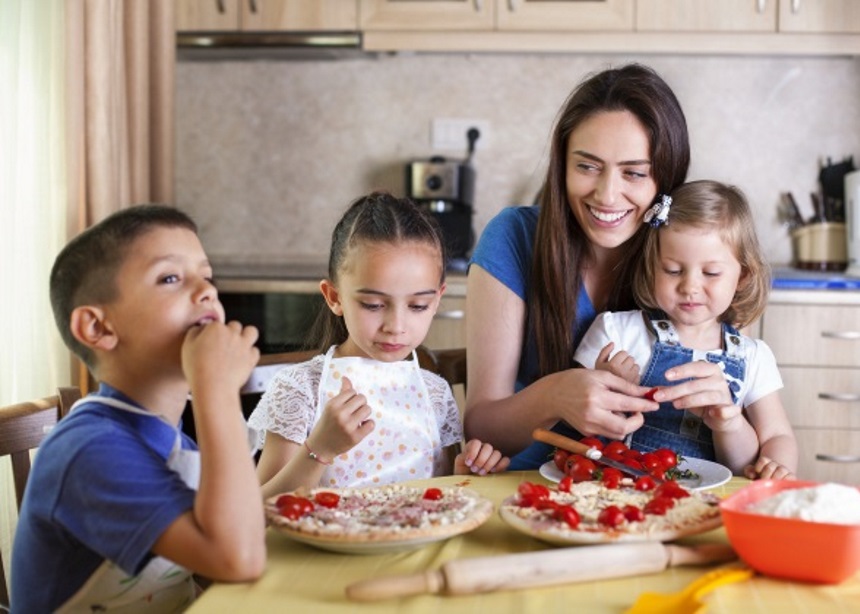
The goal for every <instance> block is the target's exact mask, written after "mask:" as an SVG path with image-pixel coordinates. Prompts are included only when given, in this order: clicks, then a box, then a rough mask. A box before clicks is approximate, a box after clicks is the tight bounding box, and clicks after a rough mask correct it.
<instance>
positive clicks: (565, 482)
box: [558, 475, 573, 492]
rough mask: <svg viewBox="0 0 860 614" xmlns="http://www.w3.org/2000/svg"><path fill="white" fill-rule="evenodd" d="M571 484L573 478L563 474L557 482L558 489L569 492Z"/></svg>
mask: <svg viewBox="0 0 860 614" xmlns="http://www.w3.org/2000/svg"><path fill="white" fill-rule="evenodd" d="M571 486H573V478H572V477H570V476H569V475H566V476H564V477H563V478H561V480H559V482H558V489H559V490H560V491H561V492H570V488H571Z"/></svg>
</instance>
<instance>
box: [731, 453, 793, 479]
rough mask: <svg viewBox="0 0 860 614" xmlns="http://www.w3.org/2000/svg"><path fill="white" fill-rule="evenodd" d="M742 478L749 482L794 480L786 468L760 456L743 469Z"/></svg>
mask: <svg viewBox="0 0 860 614" xmlns="http://www.w3.org/2000/svg"><path fill="white" fill-rule="evenodd" d="M744 476H745V477H747V478H749V479H750V480H796V479H797V476H795V475H794V474H793V473H792V472H791V471H789V470H788V469H787V468H786V467H784V466H782V465H780V464H779V463H778V462H776V461H775V460H772V459H770V458H768V457H767V456H760V457H759V458H758V460H757V461H756V462H755V464H753V465H747V466H746V467H744Z"/></svg>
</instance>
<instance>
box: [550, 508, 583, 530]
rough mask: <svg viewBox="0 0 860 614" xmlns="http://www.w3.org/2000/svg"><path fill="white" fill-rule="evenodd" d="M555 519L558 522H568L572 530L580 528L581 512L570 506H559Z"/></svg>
mask: <svg viewBox="0 0 860 614" xmlns="http://www.w3.org/2000/svg"><path fill="white" fill-rule="evenodd" d="M554 517H555V519H556V520H561V521H562V522H566V523H567V526H569V527H570V528H571V529H575V528H576V527H578V526H579V520H580V518H579V512H577V511H576V510H575V509H574V508H573V507H572V506H570V505H559V506H558V507H557V508H556V510H555V514H554Z"/></svg>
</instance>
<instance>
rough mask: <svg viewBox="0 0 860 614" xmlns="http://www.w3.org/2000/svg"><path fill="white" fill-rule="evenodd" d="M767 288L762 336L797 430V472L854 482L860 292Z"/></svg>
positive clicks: (859, 462) (857, 479)
mask: <svg viewBox="0 0 860 614" xmlns="http://www.w3.org/2000/svg"><path fill="white" fill-rule="evenodd" d="M800 294H802V295H805V296H803V297H802V300H800V301H798V300H797V296H799V295H798V294H794V295H793V293H791V292H782V293H778V292H774V293H773V296H772V298H771V301H770V303H769V304H768V308H767V310H766V311H765V314H764V316H763V317H762V324H761V331H762V338H763V339H764V340H765V342H767V344H768V345H769V346H770V348H771V349H772V350H773V353H774V355H775V356H776V359H777V363H778V364H779V368H780V373H781V374H782V378H783V382H784V384H785V388H784V389H783V390H782V391H781V394H780V397H781V399H782V403H783V405H784V406H785V409H786V412H787V413H788V417H789V420H790V421H791V424H792V426H793V428H794V431H795V434H796V436H797V442H798V450H799V453H800V462H799V466H798V476H799V477H800V478H802V479H810V480H817V481H837V482H844V483H848V484H857V483H860V297H858V296H856V294H857V293H853V292H844V291H843V292H821V293H820V294H819V293H814V292H807V293H800Z"/></svg>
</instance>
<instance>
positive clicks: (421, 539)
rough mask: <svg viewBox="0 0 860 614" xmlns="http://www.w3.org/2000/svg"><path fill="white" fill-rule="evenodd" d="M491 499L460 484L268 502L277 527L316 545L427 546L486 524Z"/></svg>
mask: <svg viewBox="0 0 860 614" xmlns="http://www.w3.org/2000/svg"><path fill="white" fill-rule="evenodd" d="M492 512H493V504H492V502H491V501H490V500H489V499H485V498H484V497H481V496H480V495H479V494H478V493H476V492H475V491H473V490H470V489H467V488H462V487H459V486H454V487H445V488H420V487H411V486H406V485H402V484H391V485H387V486H378V487H373V488H345V489H337V490H332V489H314V490H311V491H308V492H304V493H299V492H296V493H288V494H284V495H280V496H278V497H273V498H271V499H269V500H268V501H267V502H266V513H267V516H268V518H269V520H270V522H271V523H272V524H274V525H275V526H276V527H278V528H279V529H281V530H282V531H284V532H286V533H287V534H288V535H291V536H292V537H295V538H297V539H299V540H300V541H306V542H308V543H312V544H313V545H317V546H321V547H326V546H334V548H331V549H336V550H349V549H353V550H354V548H350V547H349V544H386V543H389V544H421V543H427V542H430V541H436V540H439V539H445V538H447V537H451V536H454V535H459V534H461V533H465V532H467V531H471V530H472V529H474V528H476V527H478V526H479V525H481V524H482V523H484V522H485V521H486V520H487V519H488V518H489V517H490V515H491V514H492Z"/></svg>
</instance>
